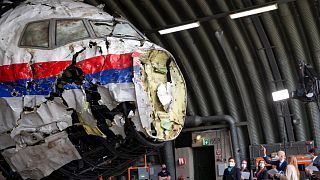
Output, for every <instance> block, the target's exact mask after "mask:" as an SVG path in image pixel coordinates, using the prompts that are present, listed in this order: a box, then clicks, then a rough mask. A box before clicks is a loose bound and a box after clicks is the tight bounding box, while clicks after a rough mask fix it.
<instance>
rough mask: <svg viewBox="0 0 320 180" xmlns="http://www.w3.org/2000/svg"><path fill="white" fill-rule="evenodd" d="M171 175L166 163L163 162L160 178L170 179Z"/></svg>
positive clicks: (160, 179) (159, 179)
mask: <svg viewBox="0 0 320 180" xmlns="http://www.w3.org/2000/svg"><path fill="white" fill-rule="evenodd" d="M170 179H171V176H170V173H169V171H168V170H167V166H166V164H161V171H160V172H159V173H158V180H170Z"/></svg>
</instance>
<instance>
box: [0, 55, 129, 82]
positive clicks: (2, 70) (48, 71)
mask: <svg viewBox="0 0 320 180" xmlns="http://www.w3.org/2000/svg"><path fill="white" fill-rule="evenodd" d="M70 64H71V60H67V61H49V62H39V63H34V64H32V65H31V66H32V68H33V71H34V76H33V77H32V68H31V67H30V65H29V64H27V63H23V64H11V65H3V66H0V82H9V81H15V80H21V79H31V78H33V79H42V78H47V77H53V76H57V75H58V74H59V73H61V72H62V71H63V70H65V69H66V68H67V67H68V66H69V65H70ZM76 66H77V67H79V68H81V69H82V71H83V72H84V74H93V73H97V72H101V71H105V70H109V69H122V68H128V67H131V66H132V56H131V53H128V54H108V55H103V56H96V57H92V58H89V59H85V60H82V61H79V62H77V64H76Z"/></svg>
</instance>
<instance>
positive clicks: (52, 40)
mask: <svg viewBox="0 0 320 180" xmlns="http://www.w3.org/2000/svg"><path fill="white" fill-rule="evenodd" d="M60 20H81V21H82V22H83V25H84V27H85V29H86V30H87V32H88V35H89V36H88V37H85V38H79V39H77V40H76V41H81V40H85V39H104V37H98V36H97V35H96V33H95V31H94V29H93V27H92V25H91V24H90V22H89V21H96V22H99V21H101V22H103V21H110V20H104V19H90V18H71V17H70V18H50V19H41V20H37V21H31V22H28V23H27V24H25V26H24V28H23V30H22V32H21V34H20V37H19V41H18V47H19V48H32V49H44V50H51V49H55V48H58V47H61V46H65V45H66V44H69V43H72V42H76V41H68V42H67V43H64V44H61V45H57V43H56V28H57V21H60ZM42 21H49V46H48V47H40V46H29V45H21V41H22V37H23V35H24V33H25V31H26V29H27V27H28V26H29V24H32V23H37V22H42ZM112 21H116V22H119V23H127V24H129V26H130V27H131V28H133V29H134V30H135V31H136V32H137V33H138V34H139V35H140V36H141V38H129V37H121V38H123V39H131V40H137V41H140V40H147V38H146V37H145V35H144V34H142V33H141V32H140V31H139V30H138V29H137V28H136V27H135V26H133V25H132V24H131V23H130V22H128V21H126V20H123V19H118V18H115V19H113V20H112ZM110 37H113V36H110ZM114 38H120V37H116V36H114Z"/></svg>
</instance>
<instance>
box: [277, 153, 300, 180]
mask: <svg viewBox="0 0 320 180" xmlns="http://www.w3.org/2000/svg"><path fill="white" fill-rule="evenodd" d="M288 161H289V164H288V165H287V169H286V173H285V174H281V175H280V179H281V180H299V179H300V172H299V169H298V162H297V158H296V157H295V156H289V158H288Z"/></svg>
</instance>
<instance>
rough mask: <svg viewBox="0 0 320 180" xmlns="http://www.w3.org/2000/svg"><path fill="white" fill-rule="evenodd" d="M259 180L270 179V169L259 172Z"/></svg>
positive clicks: (257, 175)
mask: <svg viewBox="0 0 320 180" xmlns="http://www.w3.org/2000/svg"><path fill="white" fill-rule="evenodd" d="M256 177H257V180H265V179H268V170H266V169H265V170H263V171H261V172H259V171H258V172H257V174H256Z"/></svg>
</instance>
